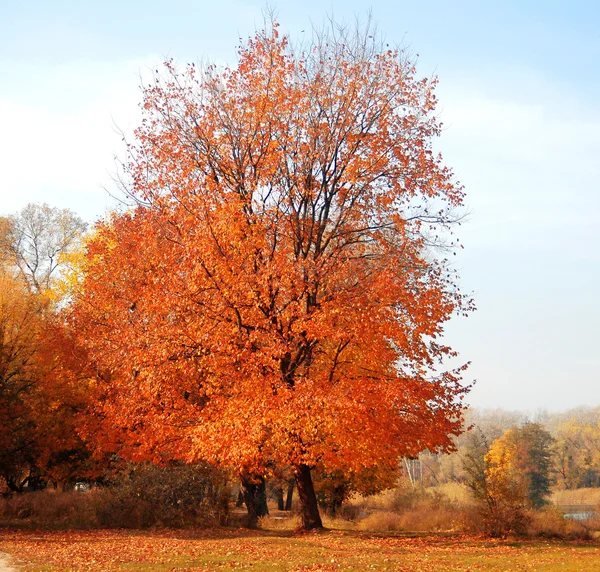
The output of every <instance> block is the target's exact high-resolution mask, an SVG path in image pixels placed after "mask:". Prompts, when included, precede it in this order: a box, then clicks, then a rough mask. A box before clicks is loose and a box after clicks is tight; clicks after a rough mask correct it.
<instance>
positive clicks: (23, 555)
mask: <svg viewBox="0 0 600 572" xmlns="http://www.w3.org/2000/svg"><path fill="white" fill-rule="evenodd" d="M0 535H1V536H0V552H6V553H8V554H10V555H11V556H12V558H13V564H14V565H18V566H19V569H21V570H24V571H29V572H42V571H44V572H51V571H59V570H72V571H83V570H89V571H112V570H122V571H142V570H151V571H152V570H156V571H159V570H160V571H166V570H177V571H185V570H195V571H202V570H220V569H237V570H255V571H269V570H273V571H276V570H289V571H292V570H295V571H309V570H312V571H317V570H322V571H333V570H355V571H359V570H361V571H362V570H390V571H391V570H397V571H402V570H406V571H408V570H410V571H432V572H433V571H451V570H463V571H464V570H478V571H486V570H489V571H492V570H494V571H503V570H506V571H508V570H511V571H514V570H539V571H551V570H561V571H573V572H575V571H577V572H581V571H593V570H599V569H600V545H598V543H592V542H559V541H540V540H536V541H491V540H484V539H481V538H477V537H469V536H458V535H443V534H438V535H432V534H428V535H422V536H421V535H400V534H389V533H388V534H375V533H368V532H356V531H347V530H346V531H341V530H328V531H325V532H321V533H306V534H297V533H294V532H293V531H289V530H276V529H270V530H269V529H267V530H261V531H246V530H241V529H218V530H203V531H200V530H196V531H189V530H188V531H182V530H177V531H174V530H162V531H149V532H140V531H135V532H132V531H124V530H117V531H69V532H33V531H18V532H14V531H9V530H3V531H1V532H0Z"/></svg>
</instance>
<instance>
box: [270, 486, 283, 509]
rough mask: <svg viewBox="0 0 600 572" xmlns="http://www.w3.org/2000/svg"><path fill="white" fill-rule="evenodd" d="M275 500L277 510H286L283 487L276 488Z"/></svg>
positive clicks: (274, 490)
mask: <svg viewBox="0 0 600 572" xmlns="http://www.w3.org/2000/svg"><path fill="white" fill-rule="evenodd" d="M273 492H274V493H275V498H276V499H277V510H284V508H285V504H284V502H283V487H275V489H273Z"/></svg>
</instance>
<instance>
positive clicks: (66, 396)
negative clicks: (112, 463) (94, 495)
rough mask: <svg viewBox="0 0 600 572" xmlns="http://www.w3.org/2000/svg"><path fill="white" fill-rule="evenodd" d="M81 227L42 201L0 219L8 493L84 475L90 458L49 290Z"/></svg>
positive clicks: (1, 466) (1, 469) (0, 359)
mask: <svg viewBox="0 0 600 572" xmlns="http://www.w3.org/2000/svg"><path fill="white" fill-rule="evenodd" d="M83 226H84V225H83V223H81V221H80V219H78V217H76V216H75V215H73V213H71V212H70V211H59V210H58V209H52V208H50V207H48V206H47V205H43V206H40V205H28V206H27V207H26V208H25V209H23V211H21V213H20V214H19V215H16V216H14V217H5V218H0V475H1V476H2V477H3V478H4V480H5V482H6V484H7V486H8V487H9V488H10V489H12V490H14V491H21V490H23V488H24V487H25V486H27V485H32V484H34V481H35V480H37V481H40V480H41V479H42V477H51V478H52V480H53V481H54V482H56V483H59V482H60V483H64V482H65V481H66V480H68V478H69V477H68V475H71V476H74V475H75V474H79V475H84V470H83V465H82V462H83V458H84V457H85V458H87V457H89V452H88V451H87V450H86V448H85V446H84V444H83V443H82V441H81V440H80V439H79V438H78V435H77V432H76V429H75V417H76V410H80V409H81V408H82V407H83V406H84V405H83V402H82V400H81V391H82V390H83V388H84V385H83V384H81V383H76V382H75V380H73V379H72V374H71V372H68V371H67V368H66V367H65V365H66V363H67V362H68V361H69V360H70V359H71V357H70V356H71V355H72V352H73V346H72V345H71V344H70V341H69V339H68V338H67V337H64V336H62V337H61V336H60V335H58V332H59V330H60V328H59V327H58V324H57V323H56V322H55V316H54V313H53V310H52V305H51V304H49V300H50V299H51V298H56V296H54V292H53V291H52V290H48V288H51V287H52V286H54V283H53V281H52V278H53V275H54V274H55V273H56V272H57V271H59V270H60V269H61V264H62V260H61V256H62V255H63V254H64V253H67V252H68V251H69V250H70V249H71V248H72V247H73V245H74V244H75V242H76V241H77V240H78V238H79V237H78V236H77V235H76V232H77V229H81V228H83ZM65 360H66V361H65ZM72 382H73V383H72Z"/></svg>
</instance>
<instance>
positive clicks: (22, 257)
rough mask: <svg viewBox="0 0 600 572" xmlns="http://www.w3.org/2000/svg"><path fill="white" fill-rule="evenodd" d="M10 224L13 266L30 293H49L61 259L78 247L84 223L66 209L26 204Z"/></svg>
mask: <svg viewBox="0 0 600 572" xmlns="http://www.w3.org/2000/svg"><path fill="white" fill-rule="evenodd" d="M10 224H11V228H10V242H9V248H10V250H11V252H12V258H13V261H14V264H15V265H16V266H17V268H18V269H19V272H20V273H21V275H22V276H23V277H25V279H26V280H27V282H28V283H29V285H30V286H31V288H32V290H33V291H34V292H36V293H37V294H41V293H43V292H47V291H49V290H50V287H51V286H52V279H53V278H54V277H55V275H56V272H57V270H59V268H60V265H61V257H62V256H63V255H65V254H67V253H68V252H70V251H71V250H73V249H74V248H75V247H76V246H77V245H78V244H79V240H80V238H81V236H82V235H83V233H84V232H85V230H86V227H87V225H86V223H85V222H84V221H83V220H82V219H81V218H79V217H78V216H77V215H76V214H75V213H74V212H72V211H71V210H69V209H58V208H55V207H50V206H49V205H47V204H42V205H40V204H35V203H30V204H28V205H27V206H25V207H24V208H23V209H22V210H21V211H20V212H19V213H18V214H17V215H15V216H13V217H11V219H10Z"/></svg>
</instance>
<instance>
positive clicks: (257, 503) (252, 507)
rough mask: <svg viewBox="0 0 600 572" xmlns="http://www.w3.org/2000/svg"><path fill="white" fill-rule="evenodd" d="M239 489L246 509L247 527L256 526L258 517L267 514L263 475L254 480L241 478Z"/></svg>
mask: <svg viewBox="0 0 600 572" xmlns="http://www.w3.org/2000/svg"><path fill="white" fill-rule="evenodd" d="M240 489H241V493H242V496H243V497H244V503H245V505H246V510H247V511H248V527H249V528H256V527H257V526H258V519H259V518H260V517H261V516H266V515H267V514H269V508H268V507H267V487H266V485H265V479H264V477H259V478H257V479H254V480H250V479H249V478H242V482H241V485H240Z"/></svg>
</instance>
